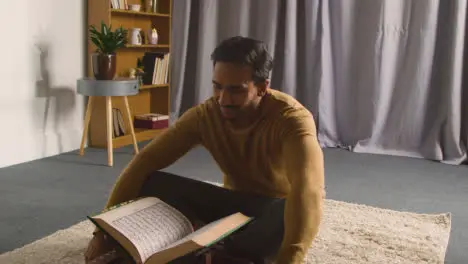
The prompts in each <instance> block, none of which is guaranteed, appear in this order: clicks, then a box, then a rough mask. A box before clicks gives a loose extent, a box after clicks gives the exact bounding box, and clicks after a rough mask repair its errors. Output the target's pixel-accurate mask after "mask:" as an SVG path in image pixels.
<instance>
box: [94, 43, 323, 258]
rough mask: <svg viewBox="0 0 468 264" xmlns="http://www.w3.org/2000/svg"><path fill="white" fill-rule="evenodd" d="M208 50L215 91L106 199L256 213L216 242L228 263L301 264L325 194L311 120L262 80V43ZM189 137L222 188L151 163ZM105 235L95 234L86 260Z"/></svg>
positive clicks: (143, 155) (163, 160)
mask: <svg viewBox="0 0 468 264" xmlns="http://www.w3.org/2000/svg"><path fill="white" fill-rule="evenodd" d="M211 58H212V60H213V65H214V70H213V80H212V82H213V91H214V96H213V97H211V98H209V99H208V100H206V101H205V102H204V103H202V104H199V105H197V106H194V107H192V108H191V109H189V110H188V111H186V112H185V113H184V114H183V115H182V116H181V117H180V118H179V119H178V120H177V122H175V124H173V125H172V126H170V127H169V128H168V129H167V130H166V131H165V132H163V133H161V134H160V135H159V136H158V137H156V138H155V139H154V140H152V141H151V142H150V143H149V144H148V145H147V146H146V147H145V148H144V149H143V150H142V151H141V152H140V153H139V154H138V155H137V156H136V157H135V158H134V159H133V160H132V161H131V162H130V164H129V165H128V167H127V168H126V169H125V170H124V171H123V173H122V175H120V177H119V179H118V180H117V182H116V184H115V186H114V189H113V191H112V193H111V195H110V197H109V200H108V203H107V206H106V207H109V206H112V205H115V204H118V203H121V202H124V201H128V200H131V199H134V198H137V197H140V196H155V197H158V198H160V199H161V200H163V201H165V202H167V203H169V204H171V205H172V206H174V207H175V208H177V209H179V210H180V211H181V212H182V213H184V214H186V215H191V216H193V219H198V220H200V221H202V222H205V223H208V222H211V221H213V220H216V219H219V218H221V217H224V216H227V215H230V214H232V213H235V212H239V211H240V212H242V213H244V214H246V215H249V216H253V217H255V221H253V222H251V223H249V224H248V225H247V226H246V227H244V228H243V229H242V230H239V231H238V232H236V233H235V234H233V235H232V236H230V237H228V238H227V239H225V241H223V252H224V255H228V256H232V257H233V259H236V261H234V262H235V263H241V262H240V259H245V260H248V261H250V262H248V263H266V262H265V261H266V260H273V262H274V263H278V264H286V263H287V264H291V263H301V262H302V261H303V259H304V257H305V255H306V253H307V251H308V249H309V247H310V246H311V245H312V241H313V239H314V238H315V236H316V235H317V232H318V229H319V224H320V220H321V216H322V204H323V199H324V194H325V191H324V184H325V183H324V164H323V153H322V150H321V148H320V146H319V144H318V140H317V137H316V128H315V123H314V119H313V117H312V115H311V113H310V112H309V111H308V110H307V109H306V108H305V107H304V106H302V105H301V104H300V103H299V102H298V101H296V100H295V99H294V98H293V97H291V96H289V95H287V94H285V93H282V92H280V91H277V90H273V89H271V88H269V81H268V78H269V73H270V71H271V69H272V63H273V61H272V58H271V56H270V55H269V53H268V51H267V50H266V48H265V45H264V44H263V43H262V42H260V41H257V40H254V39H250V38H244V37H233V38H229V39H226V40H224V41H223V42H221V43H220V44H219V46H218V47H216V49H215V50H214V52H213V53H212V56H211ZM196 145H201V146H203V147H205V148H206V149H207V150H208V151H209V152H210V153H211V155H212V156H213V158H214V160H215V161H216V162H217V164H218V165H219V167H220V168H221V170H222V172H223V173H224V188H222V187H217V186H214V185H211V184H208V183H204V182H201V181H196V180H192V179H189V178H185V177H180V176H176V175H172V174H169V173H165V172H162V171H160V170H161V169H164V168H166V167H167V166H169V165H171V164H173V163H174V162H175V161H177V160H178V159H179V158H180V157H182V156H183V155H184V154H186V153H187V152H188V151H189V150H190V149H191V148H193V147H194V146H196ZM106 243H107V244H106ZM108 243H109V242H108V241H107V240H106V239H105V236H104V235H103V234H101V233H100V232H99V231H97V232H95V234H94V237H93V239H92V240H91V242H90V244H89V246H88V251H87V253H86V258H87V261H89V260H92V259H93V258H94V257H96V256H99V255H100V254H102V253H103V252H105V251H106V250H108V249H109V245H108ZM214 260H216V253H215V254H214ZM215 262H216V261H215ZM189 263H193V262H189ZM222 263H228V261H227V260H226V259H224V260H223V261H222Z"/></svg>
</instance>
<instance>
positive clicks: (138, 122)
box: [133, 113, 169, 129]
mask: <svg viewBox="0 0 468 264" xmlns="http://www.w3.org/2000/svg"><path fill="white" fill-rule="evenodd" d="M133 126H134V127H135V128H145V129H163V128H167V127H169V115H163V114H158V113H148V114H140V115H135V117H134V121H133Z"/></svg>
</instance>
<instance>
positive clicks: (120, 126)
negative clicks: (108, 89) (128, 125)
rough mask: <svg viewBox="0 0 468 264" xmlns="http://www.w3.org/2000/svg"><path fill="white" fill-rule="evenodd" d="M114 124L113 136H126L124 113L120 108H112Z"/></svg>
mask: <svg viewBox="0 0 468 264" xmlns="http://www.w3.org/2000/svg"><path fill="white" fill-rule="evenodd" d="M112 124H113V128H114V129H113V135H114V137H120V136H123V135H125V133H126V129H125V123H124V120H123V115H122V111H120V109H118V108H112Z"/></svg>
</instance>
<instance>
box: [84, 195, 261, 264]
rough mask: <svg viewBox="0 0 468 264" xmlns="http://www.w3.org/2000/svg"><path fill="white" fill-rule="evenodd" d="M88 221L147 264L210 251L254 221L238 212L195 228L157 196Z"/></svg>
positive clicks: (125, 204) (141, 199)
mask: <svg viewBox="0 0 468 264" xmlns="http://www.w3.org/2000/svg"><path fill="white" fill-rule="evenodd" d="M87 218H88V219H89V220H90V221H91V222H93V223H94V225H96V227H97V228H98V229H100V230H102V231H103V232H104V233H106V234H107V235H109V236H110V237H112V238H113V239H114V240H115V241H116V242H117V243H118V245H119V247H120V248H121V249H123V251H124V252H126V253H127V254H128V255H129V256H131V258H132V259H133V260H134V261H135V262H137V263H144V264H159V263H168V262H170V261H172V260H174V259H177V258H179V257H182V256H184V255H186V254H189V253H192V252H194V253H196V251H201V250H203V249H206V248H208V247H210V246H212V245H214V244H216V243H217V242H218V241H220V240H222V239H223V238H225V237H227V236H229V235H230V234H232V233H233V232H235V231H236V230H238V229H239V228H241V227H242V226H244V225H246V224H247V223H249V222H250V221H252V220H253V219H252V218H251V217H248V216H246V215H244V214H242V213H234V214H231V215H228V216H226V217H224V218H221V219H218V220H216V221H213V222H211V223H206V225H204V226H201V227H197V229H195V228H194V226H193V224H192V220H194V219H191V220H189V219H188V218H187V217H186V216H185V215H183V214H182V213H181V212H180V211H178V210H177V209H176V208H174V207H172V206H171V205H169V204H167V203H165V202H164V201H162V200H160V199H158V198H157V197H143V198H139V199H136V200H132V201H129V202H126V203H122V204H119V205H116V206H114V207H111V208H109V209H108V210H106V211H104V212H102V213H100V214H98V215H95V216H87Z"/></svg>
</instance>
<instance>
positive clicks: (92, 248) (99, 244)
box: [85, 231, 117, 264]
mask: <svg viewBox="0 0 468 264" xmlns="http://www.w3.org/2000/svg"><path fill="white" fill-rule="evenodd" d="M116 246H117V243H116V242H115V241H114V240H113V239H111V238H110V237H109V236H107V235H105V234H104V233H103V232H101V231H97V232H95V233H94V237H93V238H92V239H91V241H90V242H89V244H88V249H87V250H86V253H85V263H87V264H88V263H91V261H93V260H94V259H95V258H97V257H99V256H102V255H104V254H106V253H107V252H109V251H112V250H114V249H116Z"/></svg>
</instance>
